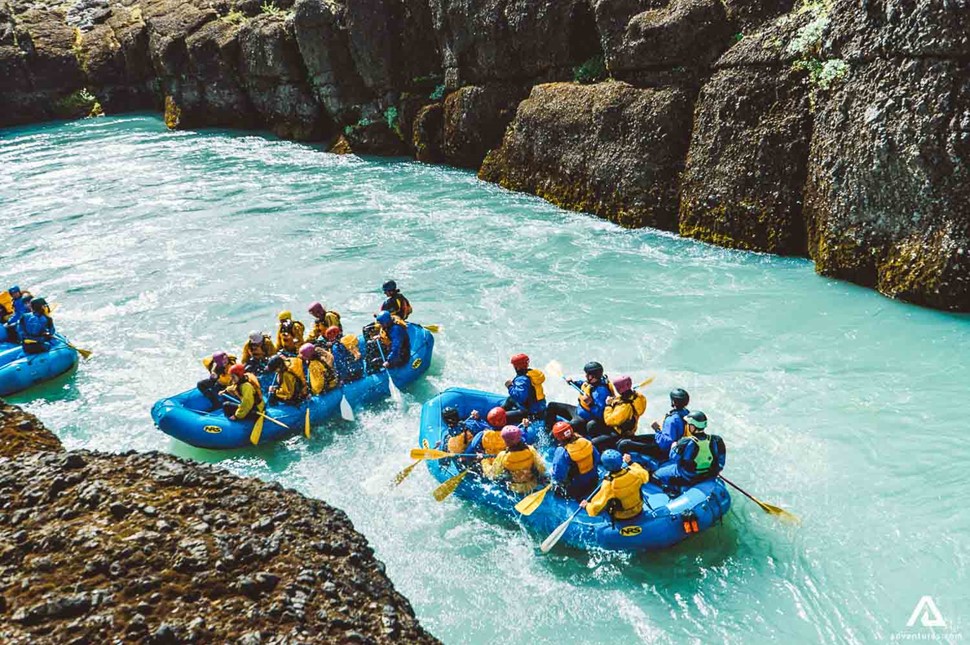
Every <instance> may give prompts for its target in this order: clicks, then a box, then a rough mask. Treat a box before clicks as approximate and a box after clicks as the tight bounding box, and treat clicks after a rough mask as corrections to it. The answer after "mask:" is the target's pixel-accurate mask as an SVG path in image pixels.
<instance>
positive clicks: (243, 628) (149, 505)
mask: <svg viewBox="0 0 970 645" xmlns="http://www.w3.org/2000/svg"><path fill="white" fill-rule="evenodd" d="M0 446H2V452H0V641H2V642H4V643H25V644H26V643H39V642H57V643H101V642H122V641H124V642H140V643H151V644H157V645H161V644H166V643H182V642H185V643H225V642H240V643H283V642H286V643H308V642H333V643H399V642H407V643H437V642H438V641H437V640H436V639H435V638H434V637H433V636H431V635H429V634H428V633H427V632H425V631H424V629H422V628H421V626H420V625H419V624H418V622H417V620H416V618H415V617H414V612H413V610H412V609H411V606H410V604H409V603H408V601H407V600H406V599H405V598H404V597H403V596H401V594H399V593H398V592H397V591H395V590H394V586H393V584H392V583H391V582H390V580H389V579H388V578H387V576H386V575H385V573H384V565H383V564H382V563H381V562H379V561H378V560H376V559H375V558H374V554H373V551H372V550H371V549H370V547H369V546H368V545H367V540H366V539H365V538H364V537H363V536H362V535H360V534H359V533H357V532H356V531H355V530H354V528H353V525H352V524H351V522H350V520H349V519H348V518H347V516H346V515H345V514H344V513H343V512H341V511H339V510H337V509H334V508H332V507H330V506H328V505H327V504H325V503H323V502H320V501H318V500H313V499H308V498H306V497H303V496H302V495H300V494H299V493H297V492H295V491H292V490H288V489H284V488H283V487H281V486H280V485H279V484H266V483H263V482H260V481H258V480H255V479H251V478H241V477H238V476H235V475H233V474H231V473H229V472H227V471H225V470H223V469H221V468H219V467H216V466H210V465H205V464H196V463H192V462H188V461H185V460H182V459H178V458H176V457H172V456H170V455H165V454H161V453H157V452H150V453H144V454H138V453H133V452H129V453H125V454H105V453H98V452H90V451H86V450H78V451H64V450H63V448H62V447H61V445H60V442H59V441H58V440H57V438H56V437H55V436H54V435H53V434H51V433H50V432H49V431H48V430H46V429H45V428H44V427H43V425H41V424H40V422H39V421H37V419H35V418H34V417H32V416H30V415H27V414H25V413H24V412H23V411H21V410H20V409H19V408H16V407H13V406H8V405H6V404H4V403H3V402H2V401H0Z"/></svg>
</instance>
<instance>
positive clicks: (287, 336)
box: [276, 320, 306, 352]
mask: <svg viewBox="0 0 970 645" xmlns="http://www.w3.org/2000/svg"><path fill="white" fill-rule="evenodd" d="M305 330H306V328H305V327H304V326H303V323H301V322H300V321H299V320H283V321H281V322H280V326H279V328H278V329H277V330H276V347H277V349H280V350H283V349H285V350H286V351H288V352H295V351H297V350H298V349H299V348H300V345H302V344H303V333H304V331H305Z"/></svg>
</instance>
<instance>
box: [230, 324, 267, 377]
mask: <svg viewBox="0 0 970 645" xmlns="http://www.w3.org/2000/svg"><path fill="white" fill-rule="evenodd" d="M275 353H276V346H275V345H273V341H272V339H271V338H270V337H269V336H267V335H266V334H264V333H263V332H261V331H255V330H254V331H251V332H249V337H248V338H247V339H246V344H245V345H243V349H242V357H241V358H240V361H239V362H240V363H242V364H243V365H245V366H246V369H247V370H249V371H250V372H252V373H254V374H262V373H263V372H264V371H265V370H266V363H267V361H269V359H270V357H271V356H273V355H274V354H275Z"/></svg>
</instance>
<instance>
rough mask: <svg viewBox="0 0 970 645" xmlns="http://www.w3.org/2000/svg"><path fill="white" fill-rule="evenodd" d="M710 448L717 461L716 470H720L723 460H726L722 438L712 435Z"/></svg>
mask: <svg viewBox="0 0 970 645" xmlns="http://www.w3.org/2000/svg"><path fill="white" fill-rule="evenodd" d="M711 448H712V450H711V452H713V453H714V459H715V461H716V462H717V472H721V471H722V470H724V462H725V461H726V460H727V448H725V447H724V440H723V439H721V438H720V437H719V436H717V435H714V436H712V437H711Z"/></svg>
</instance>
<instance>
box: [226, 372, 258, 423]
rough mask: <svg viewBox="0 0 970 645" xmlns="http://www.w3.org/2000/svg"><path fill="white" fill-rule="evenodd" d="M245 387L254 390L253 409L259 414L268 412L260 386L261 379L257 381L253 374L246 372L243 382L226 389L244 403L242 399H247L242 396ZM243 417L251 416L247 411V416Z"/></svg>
mask: <svg viewBox="0 0 970 645" xmlns="http://www.w3.org/2000/svg"><path fill="white" fill-rule="evenodd" d="M244 385H248V386H249V387H250V388H252V390H253V407H254V408H256V411H257V412H264V411H265V410H266V404H265V403H264V402H263V388H262V387H260V385H259V379H257V378H256V377H255V376H254V375H253V374H250V373H249V372H246V373H245V374H243V380H242V381H240V382H239V383H238V384H235V385H230V386H229V387H228V388H226V392H228V393H229V394H233V395H235V396H236V397H238V398H239V400H240V401H242V399H243V398H245V397H243V394H242V390H243V386H244ZM243 416H249V411H248V410H247V411H246V414H245V415H243Z"/></svg>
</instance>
